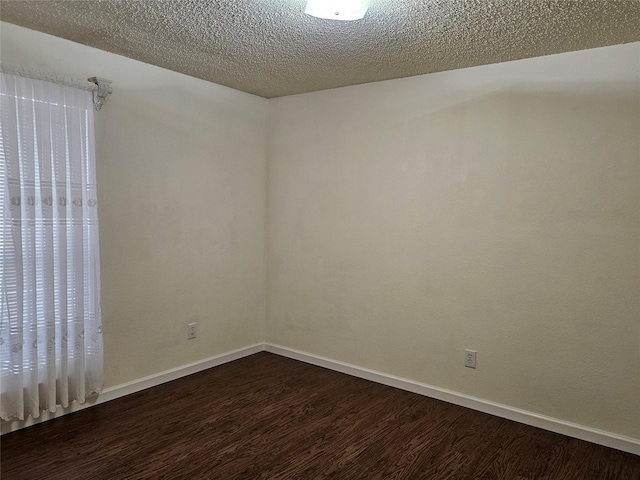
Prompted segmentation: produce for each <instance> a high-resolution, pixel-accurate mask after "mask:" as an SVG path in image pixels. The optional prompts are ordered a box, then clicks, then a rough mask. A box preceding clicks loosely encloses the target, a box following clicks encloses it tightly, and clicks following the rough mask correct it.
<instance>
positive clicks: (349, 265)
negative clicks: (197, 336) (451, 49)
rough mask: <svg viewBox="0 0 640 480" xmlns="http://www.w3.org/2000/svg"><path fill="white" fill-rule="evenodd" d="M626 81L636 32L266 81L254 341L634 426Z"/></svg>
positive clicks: (635, 65) (637, 260) (632, 177)
mask: <svg viewBox="0 0 640 480" xmlns="http://www.w3.org/2000/svg"><path fill="white" fill-rule="evenodd" d="M639 86H640V44H637V43H636V44H631V45H623V46H616V47H609V48H602V49H596V50H589V51H581V52H576V53H568V54H563V55H556V56H550V57H542V58H536V59H530V60H523V61H517V62H510V63H504V64H499V65H489V66H484V67H477V68H471V69H465V70H458V71H452V72H444V73H438V74H433V75H426V76H421V77H414V78H410V79H403V80H393V81H389V82H381V83H375V84H368V85H361V86H355V87H348V88H343V89H336V90H328V91H323V92H316V93H311V94H305V95H298V96H292V97H285V98H280V99H274V100H271V101H270V103H269V189H268V216H269V228H268V231H269V233H268V254H267V258H268V267H267V270H268V281H267V285H268V294H267V299H268V300H267V328H266V331H267V340H268V341H270V342H273V343H276V344H281V345H284V346H286V347H289V348H294V349H298V350H301V351H304V352H308V353H311V354H315V355H320V356H324V357H328V358H331V359H335V360H339V361H343V362H348V363H351V364H355V365H358V366H361V367H365V368H370V369H373V370H377V371H381V372H385V373H388V374H393V375H397V376H401V377H405V378H409V379H412V380H415V381H419V382H424V383H427V384H430V385H434V386H437V387H441V388H446V389H450V390H454V391H457V392H461V393H464V394H467V395H472V396H475V397H479V398H482V399H486V400H490V401H493V402H498V403H502V404H506V405H510V406H512V407H516V408H521V409H524V410H528V411H531V412H536V413H539V414H543V415H547V416H551V417H555V418H558V419H562V420H565V421H569V422H575V423H578V424H582V425H585V426H589V427H592V428H596V429H602V430H605V431H610V432H614V433H617V434H620V435H625V436H630V437H634V438H640V408H639V405H640V299H639V295H640V293H639V291H640V213H639V212H640V210H639V207H640V93H639ZM465 348H470V349H474V350H477V351H478V368H477V369H476V370H471V369H468V368H465V367H464V366H463V352H464V349H465Z"/></svg>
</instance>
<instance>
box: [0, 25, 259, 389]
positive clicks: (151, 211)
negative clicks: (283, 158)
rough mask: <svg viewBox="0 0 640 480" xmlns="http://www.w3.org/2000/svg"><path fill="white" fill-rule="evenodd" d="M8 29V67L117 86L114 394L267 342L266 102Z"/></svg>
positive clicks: (102, 145)
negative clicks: (191, 331)
mask: <svg viewBox="0 0 640 480" xmlns="http://www.w3.org/2000/svg"><path fill="white" fill-rule="evenodd" d="M1 27H2V31H1V33H2V50H1V55H2V62H3V63H8V64H14V65H21V66H26V67H37V68H41V69H45V70H48V71H53V72H55V73H59V74H62V75H67V76H72V77H75V78H81V79H82V78H85V79H86V78H88V77H91V76H95V75H97V76H101V77H105V78H109V79H111V80H113V89H114V93H113V95H111V96H109V98H108V99H107V102H106V105H105V106H104V107H103V109H102V110H101V111H100V112H97V113H96V115H95V124H96V158H97V171H98V193H99V221H100V247H101V259H102V261H101V266H102V312H103V325H104V341H105V375H106V385H105V386H106V387H110V386H113V385H118V384H120V383H123V382H127V381H130V380H135V379H139V378H141V377H144V376H146V375H151V374H155V373H158V372H162V371H164V370H168V369H171V368H175V367H179V366H182V365H184V364H187V363H190V362H196V361H198V360H201V359H203V358H207V357H211V356H213V355H216V354H218V353H222V352H228V351H230V350H233V349H236V348H239V347H245V346H247V345H249V344H253V343H256V342H261V341H262V340H263V338H264V330H263V328H264V303H265V246H264V228H265V214H266V204H265V202H266V132H267V126H266V121H267V101H266V100H265V99H262V98H259V97H256V96H252V95H249V94H245V93H242V92H238V91H235V90H232V89H229V88H226V87H221V86H218V85H214V84H212V83H208V82H205V81H201V80H197V79H195V78H191V77H188V76H185V75H181V74H178V73H174V72H171V71H168V70H164V69H161V68H157V67H154V66H151V65H147V64H144V63H141V62H137V61H134V60H130V59H128V58H124V57H121V56H118V55H113V54H110V53H106V52H103V51H100V50H96V49H93V48H89V47H86V46H83V45H79V44H76V43H72V42H69V41H66V40H63V39H60V38H56V37H52V36H49V35H45V34H42V33H38V32H34V31H31V30H27V29H24V28H20V27H17V26H14V25H10V24H7V23H2V24H1ZM189 322H198V325H199V330H200V331H199V337H198V338H197V339H196V340H191V341H187V339H186V333H187V324H188V323H189Z"/></svg>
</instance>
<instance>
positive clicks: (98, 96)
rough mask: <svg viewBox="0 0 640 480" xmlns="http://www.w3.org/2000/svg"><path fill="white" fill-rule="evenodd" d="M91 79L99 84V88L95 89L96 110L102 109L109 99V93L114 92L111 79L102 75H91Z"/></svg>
mask: <svg viewBox="0 0 640 480" xmlns="http://www.w3.org/2000/svg"><path fill="white" fill-rule="evenodd" d="M89 81H90V82H91V83H95V84H96V85H97V86H98V88H96V89H95V90H94V91H93V107H94V108H95V109H96V110H100V109H101V108H102V105H104V102H105V101H106V99H107V95H109V94H110V93H113V88H111V87H110V85H111V80H107V79H106V78H100V77H91V78H89Z"/></svg>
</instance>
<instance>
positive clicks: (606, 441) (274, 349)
mask: <svg viewBox="0 0 640 480" xmlns="http://www.w3.org/2000/svg"><path fill="white" fill-rule="evenodd" d="M264 349H265V350H266V351H267V352H271V353H275V354H277V355H281V356H283V357H288V358H292V359H294V360H300V361H302V362H305V363H310V364H312V365H317V366H319V367H324V368H328V369H330V370H335V371H337V372H341V373H346V374H348V375H352V376H354V377H359V378H363V379H365V380H370V381H372V382H377V383H381V384H383V385H388V386H391V387H395V388H399V389H401V390H407V391H409V392H413V393H418V394H420V395H424V396H427V397H431V398H435V399H437V400H443V401H445V402H448V403H453V404H455V405H460V406H463V407H467V408H471V409H473V410H478V411H480V412H484V413H488V414H491V415H495V416H497V417H501V418H506V419H508V420H514V421H516V422H520V423H524V424H525V425H531V426H533V427H538V428H542V429H544V430H549V431H551V432H556V433H561V434H563V435H567V436H569V437H574V438H578V439H580V440H585V441H587V442H591V443H596V444H599V445H604V446H606V447H611V448H615V449H617V450H622V451H624V452H629V453H633V454H636V455H640V439H635V438H630V437H624V436H621V435H616V434H615V433H611V432H605V431H603V430H597V429H594V428H591V427H586V426H584V425H579V424H576V423H571V422H566V421H564V420H559V419H557V418H552V417H547V416H545V415H539V414H537V413H533V412H528V411H526V410H521V409H519V408H514V407H510V406H508V405H502V404H499V403H494V402H490V401H488V400H483V399H481V398H476V397H471V396H469V395H464V394H462V393H458V392H454V391H452V390H446V389H444V388H439V387H434V386H432V385H427V384H424V383H419V382H415V381H413V380H408V379H406V378H401V377H396V376H394V375H388V374H386V373H381V372H376V371H374V370H369V369H367V368H362V367H358V366H356V365H350V364H348V363H344V362H339V361H336V360H332V359H330V358H325V357H320V356H317V355H312V354H309V353H305V352H301V351H299V350H294V349H292V348H288V347H284V346H281V345H274V344H271V343H266V344H265V346H264Z"/></svg>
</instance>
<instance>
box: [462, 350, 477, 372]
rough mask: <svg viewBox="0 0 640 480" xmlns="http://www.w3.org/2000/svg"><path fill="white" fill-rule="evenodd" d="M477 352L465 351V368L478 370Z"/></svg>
mask: <svg viewBox="0 0 640 480" xmlns="http://www.w3.org/2000/svg"><path fill="white" fill-rule="evenodd" d="M476 353H478V352H476V351H474V350H465V351H464V366H465V367H469V368H476Z"/></svg>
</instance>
